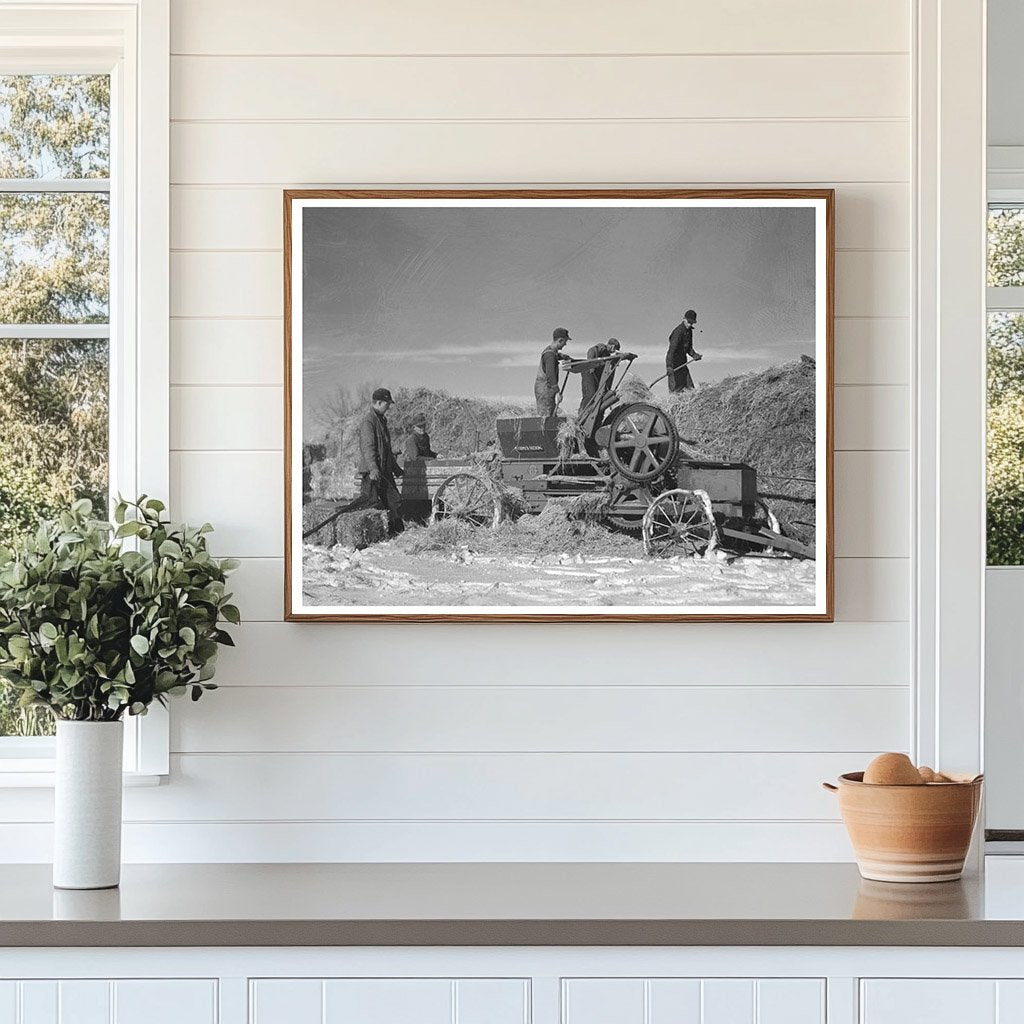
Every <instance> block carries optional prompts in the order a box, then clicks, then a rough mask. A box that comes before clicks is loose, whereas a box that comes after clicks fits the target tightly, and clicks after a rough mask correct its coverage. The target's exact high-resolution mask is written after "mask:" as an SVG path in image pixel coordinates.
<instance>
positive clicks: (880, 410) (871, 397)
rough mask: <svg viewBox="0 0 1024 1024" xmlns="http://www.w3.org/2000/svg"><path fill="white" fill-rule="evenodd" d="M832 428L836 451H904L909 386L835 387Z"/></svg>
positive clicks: (905, 449) (905, 445)
mask: <svg viewBox="0 0 1024 1024" xmlns="http://www.w3.org/2000/svg"><path fill="white" fill-rule="evenodd" d="M835 431H836V434H835V447H836V450H837V451H908V450H909V448H910V388H909V387H905V386H898V385H894V386H890V387H855V386H845V387H838V388H836V391H835Z"/></svg>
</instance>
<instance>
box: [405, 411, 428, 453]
mask: <svg viewBox="0 0 1024 1024" xmlns="http://www.w3.org/2000/svg"><path fill="white" fill-rule="evenodd" d="M402 455H403V456H404V458H405V461H406V463H408V462H409V460H410V459H436V458H437V452H435V451H433V450H432V449H431V447H430V435H429V434H428V433H427V417H426V416H424V415H423V413H421V412H418V413H416V415H415V416H413V418H412V433H411V434H409V435H408V436H407V437H406V439H405V445H404V446H403V448H402Z"/></svg>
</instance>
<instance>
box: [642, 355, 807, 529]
mask: <svg viewBox="0 0 1024 1024" xmlns="http://www.w3.org/2000/svg"><path fill="white" fill-rule="evenodd" d="M814 387H815V365H814V360H813V359H811V358H809V357H808V356H803V357H802V358H801V359H799V360H797V361H795V362H791V363H784V364H782V365H781V366H774V367H771V368H769V369H767V370H759V371H757V372H755V373H748V374H744V375H743V376H740V377H727V378H726V379H725V380H722V381H718V382H716V383H714V384H708V385H705V386H704V387H701V388H699V389H698V390H695V391H684V392H678V393H676V394H674V395H671V396H669V399H668V402H667V404H666V403H664V402H663V403H661V404H662V405H663V406H664V407H665V408H666V409H667V411H668V412H669V413H670V415H671V416H672V419H673V421H674V422H675V424H676V427H677V429H678V430H679V437H680V440H681V442H682V446H683V449H684V450H688V451H689V452H691V453H692V455H691V457H693V458H711V459H721V460H724V461H729V462H746V463H747V464H749V465H751V466H753V467H754V469H756V470H757V485H758V491H759V492H760V494H761V496H762V497H764V498H765V500H766V501H767V502H768V504H769V505H770V506H771V508H772V510H773V511H774V512H775V514H776V515H777V516H778V517H779V519H780V520H781V521H782V524H783V528H784V530H785V532H787V533H790V534H791V535H792V536H794V537H797V538H799V539H800V540H803V541H804V542H805V543H808V544H813V542H814V473H815V451H814V430H815V410H814V404H815V399H814Z"/></svg>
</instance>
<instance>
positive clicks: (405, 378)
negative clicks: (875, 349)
mask: <svg viewBox="0 0 1024 1024" xmlns="http://www.w3.org/2000/svg"><path fill="white" fill-rule="evenodd" d="M833 207H834V197H833V192H832V190H830V189H813V190H812V189H786V190H714V191H711V190H668V189H657V190H655V189H626V190H601V191H591V190H587V191H582V190H536V189H531V190H516V191H496V190H494V191H475V190H474V191H468V190H458V191H418V190H417V191H411V190H402V191H376V190H374V191H367V190H361V191H342V190H327V191H324V190H316V191H286V192H285V194H284V254H285V265H284V280H285V358H286V368H285V392H286V394H285V402H286V409H285V417H286V441H285V591H286V595H285V607H286V618H288V619H290V620H328V621H339V622H340V621H347V622H367V621H414V622H422V621H439V620H443V621H474V622H488V621H507V622H525V621H531V622H534V621H559V622H567V621H568V622H582V621H596V620H612V621H683V620H693V621H709V620H731V621H773V620H774V621H819V622H828V621H831V620H832V615H833V598H832V591H833V585H832V562H833V559H832V321H833V292H834V281H833V276H834V258H833V250H834V227H833V225H834V210H833Z"/></svg>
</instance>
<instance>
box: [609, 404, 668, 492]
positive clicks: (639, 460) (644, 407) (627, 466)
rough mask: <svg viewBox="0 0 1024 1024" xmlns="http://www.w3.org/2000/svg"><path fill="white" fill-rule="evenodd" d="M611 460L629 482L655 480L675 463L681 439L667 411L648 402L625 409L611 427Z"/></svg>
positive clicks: (615, 416)
mask: <svg viewBox="0 0 1024 1024" xmlns="http://www.w3.org/2000/svg"><path fill="white" fill-rule="evenodd" d="M608 433H609V437H608V459H609V461H610V462H611V464H612V466H614V467H615V469H616V470H618V472H619V473H621V474H622V476H624V477H625V478H626V479H627V480H632V481H633V482H634V483H646V482H647V481H649V480H655V479H657V477H659V476H661V475H662V474H664V473H665V471H666V470H667V469H668V468H669V467H670V466H671V465H672V463H673V462H674V461H675V458H676V454H677V453H678V452H679V435H678V434H677V433H676V428H675V424H674V423H673V422H672V421H671V420H670V419H669V418H668V414H667V413H666V412H664V410H662V409H659V408H658V407H657V406H655V405H648V404H647V403H646V402H633V403H632V404H630V405H626V406H623V407H622V408H621V409H619V410H618V412H616V413H615V414H614V415H613V416H612V420H611V423H609V424H608Z"/></svg>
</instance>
